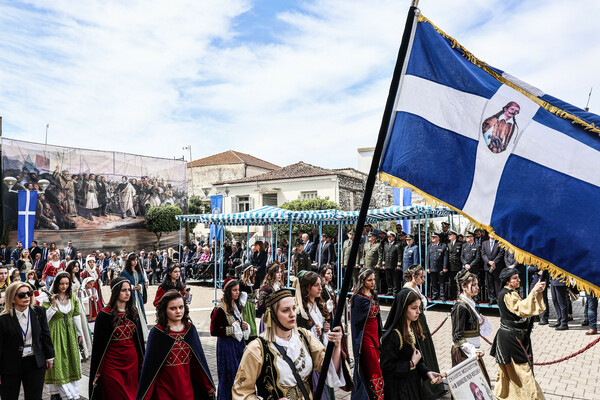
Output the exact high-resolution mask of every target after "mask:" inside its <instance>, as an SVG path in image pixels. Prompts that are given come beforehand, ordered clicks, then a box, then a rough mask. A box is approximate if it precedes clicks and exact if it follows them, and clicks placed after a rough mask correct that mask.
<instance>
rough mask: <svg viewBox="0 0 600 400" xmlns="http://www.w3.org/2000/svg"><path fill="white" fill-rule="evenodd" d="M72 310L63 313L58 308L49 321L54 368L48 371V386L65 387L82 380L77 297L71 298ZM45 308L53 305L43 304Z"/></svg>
mask: <svg viewBox="0 0 600 400" xmlns="http://www.w3.org/2000/svg"><path fill="white" fill-rule="evenodd" d="M70 302H71V310H69V312H68V313H66V314H65V313H63V312H62V311H61V310H60V308H59V307H57V309H58V310H57V311H56V313H55V314H54V315H53V316H52V318H50V320H48V328H49V329H50V338H51V339H52V344H53V345H54V352H55V356H54V366H53V367H52V368H51V369H50V370H48V371H46V380H45V382H46V383H47V384H53V385H64V384H65V383H69V382H76V381H78V380H80V379H81V363H80V361H79V343H78V342H77V337H78V336H79V333H78V331H77V326H76V325H75V321H74V320H73V317H79V302H78V301H77V299H76V297H75V296H72V297H71V300H70ZM43 306H44V308H46V309H48V308H50V306H51V304H50V303H48V302H44V303H43Z"/></svg>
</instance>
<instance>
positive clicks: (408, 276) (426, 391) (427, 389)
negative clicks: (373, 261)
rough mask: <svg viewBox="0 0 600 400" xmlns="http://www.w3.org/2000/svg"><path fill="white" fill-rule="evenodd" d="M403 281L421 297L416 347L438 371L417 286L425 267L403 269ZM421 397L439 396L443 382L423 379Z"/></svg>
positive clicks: (389, 321)
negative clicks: (419, 331) (420, 333)
mask: <svg viewBox="0 0 600 400" xmlns="http://www.w3.org/2000/svg"><path fill="white" fill-rule="evenodd" d="M404 281H405V282H406V284H405V285H404V288H406V289H410V290H412V291H414V292H415V293H416V294H418V295H419V297H420V298H421V313H420V314H419V323H420V324H421V329H422V330H423V337H424V339H421V338H420V337H417V338H416V339H417V348H418V349H419V351H420V352H421V356H422V357H423V362H424V363H425V365H427V367H429V369H430V370H431V371H434V372H440V366H439V364H438V359H437V355H436V353H435V346H434V345H433V339H432V338H431V331H430V330H429V325H428V324H427V318H425V309H426V308H427V298H426V297H425V296H423V294H422V293H421V289H420V288H419V286H421V285H423V284H424V283H425V268H423V267H422V266H421V265H419V264H415V265H412V266H410V267H409V268H407V269H406V271H404ZM397 306H398V305H397V303H396V302H395V301H394V303H393V304H392V308H391V310H390V314H389V315H391V316H393V315H395V314H396V311H395V308H396V307H397ZM393 322H394V321H393V319H392V318H388V319H387V321H385V325H384V327H383V330H384V331H387V330H388V329H389V328H390V326H391V325H392V323H393ZM422 384H423V397H424V398H425V399H426V400H433V399H437V398H438V397H441V396H442V395H443V394H444V392H446V389H444V385H443V384H432V383H431V382H430V381H429V380H426V381H423V382H422Z"/></svg>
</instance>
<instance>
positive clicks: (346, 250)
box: [342, 231, 364, 285]
mask: <svg viewBox="0 0 600 400" xmlns="http://www.w3.org/2000/svg"><path fill="white" fill-rule="evenodd" d="M353 240H354V231H350V232H348V239H346V240H345V241H344V244H343V246H342V268H344V271H346V267H347V266H348V260H349V259H350V249H352V241H353ZM363 246H364V245H363V244H362V243H361V244H360V246H359V247H358V254H357V255H356V259H357V260H360V259H361V253H362V247H363ZM358 273H359V270H358V268H356V265H355V268H354V270H353V271H352V282H353V284H354V285H356V280H357V279H358Z"/></svg>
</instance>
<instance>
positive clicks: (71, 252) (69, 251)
mask: <svg viewBox="0 0 600 400" xmlns="http://www.w3.org/2000/svg"><path fill="white" fill-rule="evenodd" d="M67 256H69V257H71V260H74V259H75V257H77V249H76V248H75V247H74V246H73V242H71V241H70V240H69V241H68V242H67V247H65V248H64V250H63V260H64V259H65V258H67Z"/></svg>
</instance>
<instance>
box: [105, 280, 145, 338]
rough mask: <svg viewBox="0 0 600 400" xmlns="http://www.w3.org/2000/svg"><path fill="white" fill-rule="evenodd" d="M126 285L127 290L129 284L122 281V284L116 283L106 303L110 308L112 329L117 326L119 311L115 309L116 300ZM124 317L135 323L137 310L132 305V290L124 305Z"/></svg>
mask: <svg viewBox="0 0 600 400" xmlns="http://www.w3.org/2000/svg"><path fill="white" fill-rule="evenodd" d="M125 283H126V284H128V285H129V289H132V288H131V282H129V281H128V280H125V279H123V281H122V282H119V283H117V284H116V285H115V286H113V287H112V288H111V293H110V300H109V301H108V306H109V307H110V315H111V316H112V323H113V328H115V327H116V326H117V325H119V319H120V318H119V310H118V309H117V300H119V295H120V294H121V289H122V287H123V284H125ZM125 316H126V317H127V318H129V319H130V320H132V321H136V320H137V318H138V313H137V309H136V308H135V306H134V305H133V290H131V296H129V301H128V302H127V303H125Z"/></svg>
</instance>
